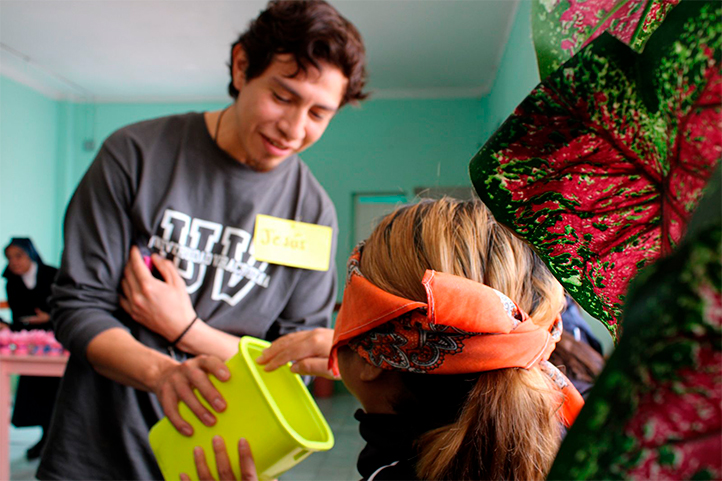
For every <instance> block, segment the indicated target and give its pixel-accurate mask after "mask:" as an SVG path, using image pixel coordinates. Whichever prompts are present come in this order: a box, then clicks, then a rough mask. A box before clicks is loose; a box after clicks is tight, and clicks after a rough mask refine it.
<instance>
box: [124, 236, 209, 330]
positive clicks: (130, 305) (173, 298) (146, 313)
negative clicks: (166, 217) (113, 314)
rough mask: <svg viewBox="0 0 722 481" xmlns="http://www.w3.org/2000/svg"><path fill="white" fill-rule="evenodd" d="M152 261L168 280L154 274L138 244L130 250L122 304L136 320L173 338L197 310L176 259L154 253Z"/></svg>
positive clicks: (186, 324) (193, 316)
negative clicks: (176, 266) (173, 260)
mask: <svg viewBox="0 0 722 481" xmlns="http://www.w3.org/2000/svg"><path fill="white" fill-rule="evenodd" d="M151 261H152V262H153V265H154V266H155V268H156V269H157V270H158V272H159V273H160V274H161V276H163V279H164V280H165V282H164V281H161V280H159V279H156V278H155V277H153V275H152V274H151V272H150V270H149V269H148V267H147V266H146V264H145V262H143V257H142V256H141V254H140V250H139V249H138V248H137V247H135V246H133V247H132V248H131V249H130V258H129V259H128V263H127V264H126V266H125V271H124V275H123V280H122V282H121V286H122V288H123V295H122V296H121V297H120V306H121V307H122V308H123V309H124V310H125V311H126V312H127V313H128V314H130V316H131V317H132V318H133V319H134V320H135V321H136V322H138V323H140V324H142V325H144V326H145V327H147V328H148V329H150V330H151V331H153V332H156V333H158V334H160V335H161V336H163V337H165V338H166V339H167V340H169V341H173V340H174V339H176V338H177V337H178V336H179V335H180V334H181V333H182V332H183V330H184V329H185V328H186V327H188V323H189V322H191V321H192V320H193V319H194V318H195V317H196V312H195V309H193V305H192V304H191V299H190V296H189V295H188V292H187V291H186V283H185V281H184V280H183V279H182V278H181V276H180V275H179V274H178V271H177V270H176V268H175V265H173V262H171V261H169V260H167V259H163V258H162V257H161V256H159V255H157V254H153V255H152V256H151Z"/></svg>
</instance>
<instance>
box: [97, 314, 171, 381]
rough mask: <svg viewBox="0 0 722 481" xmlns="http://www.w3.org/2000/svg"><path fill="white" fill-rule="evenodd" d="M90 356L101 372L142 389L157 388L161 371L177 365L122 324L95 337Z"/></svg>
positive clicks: (115, 379) (114, 379)
mask: <svg viewBox="0 0 722 481" xmlns="http://www.w3.org/2000/svg"><path fill="white" fill-rule="evenodd" d="M87 358H88V362H90V364H91V365H92V366H93V368H94V369H95V370H96V371H97V372H98V373H99V374H101V375H103V376H105V377H107V378H109V379H112V380H113V381H116V382H119V383H121V384H125V385H126V386H130V387H133V388H136V389H141V390H143V391H154V389H155V386H156V384H157V382H158V379H159V378H160V377H161V375H162V373H163V372H165V371H166V370H167V369H170V368H172V367H174V366H176V365H178V362H177V361H174V360H173V359H171V358H170V357H169V356H166V355H164V354H161V353H160V352H158V351H155V350H153V349H151V348H149V347H146V346H144V345H143V344H141V343H140V342H138V341H137V340H136V339H135V338H134V337H133V336H132V335H130V333H128V332H127V331H125V330H124V329H120V328H114V329H108V330H107V331H103V332H102V333H100V334H98V335H97V336H96V337H95V338H93V340H92V341H90V343H89V344H88V348H87Z"/></svg>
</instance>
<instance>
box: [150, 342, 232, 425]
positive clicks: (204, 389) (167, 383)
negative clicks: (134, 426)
mask: <svg viewBox="0 0 722 481" xmlns="http://www.w3.org/2000/svg"><path fill="white" fill-rule="evenodd" d="M211 374H212V375H214V376H215V377H216V378H218V380H220V381H223V382H225V381H227V380H228V379H230V377H231V373H230V372H229V371H228V368H227V367H226V365H225V364H223V361H221V360H220V359H219V358H217V357H215V356H198V357H194V358H193V359H189V360H187V361H185V362H183V363H180V364H175V365H172V366H170V367H168V368H167V369H165V370H164V371H163V372H162V373H161V375H160V376H159V377H158V381H157V383H156V384H155V385H154V386H153V392H154V393H155V395H156V396H157V397H158V400H159V401H160V404H161V406H162V407H163V412H164V413H165V415H166V416H168V420H169V421H170V422H171V424H173V426H175V428H176V429H177V430H178V431H179V432H180V433H181V434H184V435H186V436H191V435H192V434H193V428H192V427H191V425H190V424H188V423H187V422H186V421H185V420H184V419H183V418H182V417H181V415H180V413H179V412H178V403H179V402H181V401H182V402H184V403H185V404H186V405H187V406H188V407H189V408H190V410H191V411H193V413H194V414H195V415H196V416H197V417H198V419H200V420H201V422H202V423H203V424H205V425H206V426H213V425H214V424H215V423H216V418H215V416H214V415H213V414H212V413H211V412H210V411H208V409H206V408H205V407H204V406H203V404H201V402H200V401H199V400H198V398H197V397H196V393H195V392H193V389H194V388H195V389H197V390H198V392H199V393H200V395H201V396H203V398H205V400H206V401H208V404H210V405H211V406H213V408H214V409H215V410H216V411H217V412H221V411H223V410H225V409H226V402H225V400H224V399H223V396H221V394H220V393H219V392H218V390H217V389H216V388H215V386H213V384H212V383H211V381H210V379H209V378H208V376H209V375H211Z"/></svg>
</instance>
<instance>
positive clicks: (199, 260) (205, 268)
mask: <svg viewBox="0 0 722 481" xmlns="http://www.w3.org/2000/svg"><path fill="white" fill-rule="evenodd" d="M159 230H160V233H159V234H155V235H153V236H152V237H151V238H150V241H149V242H148V247H149V248H150V249H152V250H155V251H156V252H158V253H159V254H160V255H162V256H164V257H168V258H172V259H173V261H174V262H175V265H176V267H177V268H178V272H179V273H180V275H181V277H183V278H184V279H185V280H186V283H187V290H188V293H189V294H192V293H194V292H195V291H197V290H198V289H199V288H200V286H201V285H202V284H203V282H204V280H205V277H206V276H207V275H209V268H211V267H212V268H214V269H215V274H214V278H213V289H212V293H211V297H212V299H213V300H218V301H225V302H227V303H228V304H230V305H232V306H235V305H236V304H238V302H239V301H240V300H241V299H243V298H244V297H246V295H248V293H249V292H250V291H251V290H252V289H253V288H254V287H255V286H260V287H263V288H266V287H268V284H269V283H270V280H271V277H270V276H269V275H268V274H266V269H267V268H268V263H266V262H258V261H256V259H255V258H254V257H253V242H252V240H251V239H252V237H253V236H252V235H251V234H250V233H249V232H246V231H245V230H243V229H240V228H238V227H229V226H224V225H222V224H218V223H217V222H211V221H208V220H204V219H197V218H192V217H190V216H189V215H188V214H184V213H182V212H178V211H175V210H172V209H166V211H165V213H164V214H163V219H162V221H161V224H160V229H159ZM218 245H220V248H217V247H216V246H218ZM218 250H220V252H216V251H218Z"/></svg>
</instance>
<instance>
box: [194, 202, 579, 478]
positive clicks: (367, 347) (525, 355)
mask: <svg viewBox="0 0 722 481" xmlns="http://www.w3.org/2000/svg"><path fill="white" fill-rule="evenodd" d="M564 305H565V299H564V292H563V289H562V287H561V285H560V284H559V283H558V282H557V281H556V280H555V279H554V278H553V276H552V275H551V273H550V272H549V271H548V270H547V268H546V267H545V266H544V265H543V263H542V262H541V260H540V259H539V258H538V257H537V256H536V255H535V254H534V253H533V252H532V251H531V249H530V248H529V247H528V246H527V245H526V244H524V243H523V242H521V241H520V240H518V239H517V238H515V237H514V236H512V235H511V234H510V233H509V232H508V231H507V230H506V229H505V228H503V227H501V226H500V225H498V224H497V223H496V221H495V220H494V218H493V217H492V216H491V214H490V213H489V211H488V210H487V209H486V207H485V206H484V205H483V204H482V203H481V202H479V201H468V202H461V201H455V200H450V199H444V200H440V201H422V202H420V203H418V204H415V205H411V206H407V207H403V208H401V209H399V210H397V211H396V212H394V213H393V214H390V215H388V216H387V217H386V218H384V219H383V220H382V221H381V223H380V224H379V225H378V227H376V229H375V230H374V232H373V233H372V234H371V236H370V237H369V239H368V240H367V241H366V242H365V243H364V244H362V245H359V246H358V247H357V248H356V250H355V251H354V253H353V254H352V255H351V258H350V259H349V262H348V275H347V279H346V288H345V291H344V297H343V303H342V305H341V311H340V312H339V315H338V318H337V320H336V327H335V330H334V333H333V340H332V347H331V352H330V356H329V367H330V368H331V369H332V370H333V371H334V372H335V373H336V374H339V373H340V375H341V378H342V379H343V382H344V384H345V385H346V386H347V387H348V389H349V391H351V393H352V394H353V395H354V396H356V398H358V400H359V401H360V402H361V405H362V406H363V411H359V412H358V413H357V414H356V418H357V419H358V420H359V421H360V423H361V424H360V430H361V435H362V437H363V438H364V439H365V440H366V441H367V443H368V444H367V446H366V447H365V448H364V450H363V451H362V452H361V455H360V457H359V461H358V469H359V472H360V473H361V475H362V476H363V478H364V479H367V480H382V479H395V480H400V479H454V480H459V479H510V480H511V479H519V480H532V479H544V477H545V475H546V473H547V471H548V470H549V468H550V467H551V463H552V461H553V459H554V456H555V454H556V451H557V448H558V447H559V443H560V441H561V439H562V436H563V433H564V429H565V427H568V426H569V425H570V424H571V423H572V422H573V420H574V418H575V417H576V415H577V413H578V412H579V410H580V409H581V406H582V405H583V400H582V398H581V396H580V395H579V393H578V392H577V391H576V389H575V388H574V387H573V386H572V384H571V383H570V382H569V380H568V379H567V378H566V377H565V376H564V375H563V374H562V373H561V372H560V371H559V370H558V369H557V368H556V367H554V366H553V365H552V364H551V363H549V362H548V361H547V360H548V358H549V356H550V354H551V352H552V351H553V350H554V347H555V344H556V342H557V341H558V340H559V338H560V336H561V331H562V328H561V316H560V312H561V310H562V309H563V307H564ZM241 448H242V449H240V455H241V466H242V467H243V466H249V463H248V460H249V451H248V446H247V444H241ZM217 458H218V459H219V460H223V459H224V457H223V456H220V457H219V456H217ZM244 458H245V461H244ZM225 459H227V458H225ZM217 463H218V467H219V472H221V473H223V472H225V473H228V472H229V469H227V466H222V465H221V464H223V463H222V462H219V461H217ZM197 464H198V467H199V470H198V474H199V475H200V477H201V478H207V477H210V474H209V473H208V470H207V467H206V465H205V460H204V459H203V458H202V457H201V458H197ZM244 479H252V473H249V472H246V473H244Z"/></svg>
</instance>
